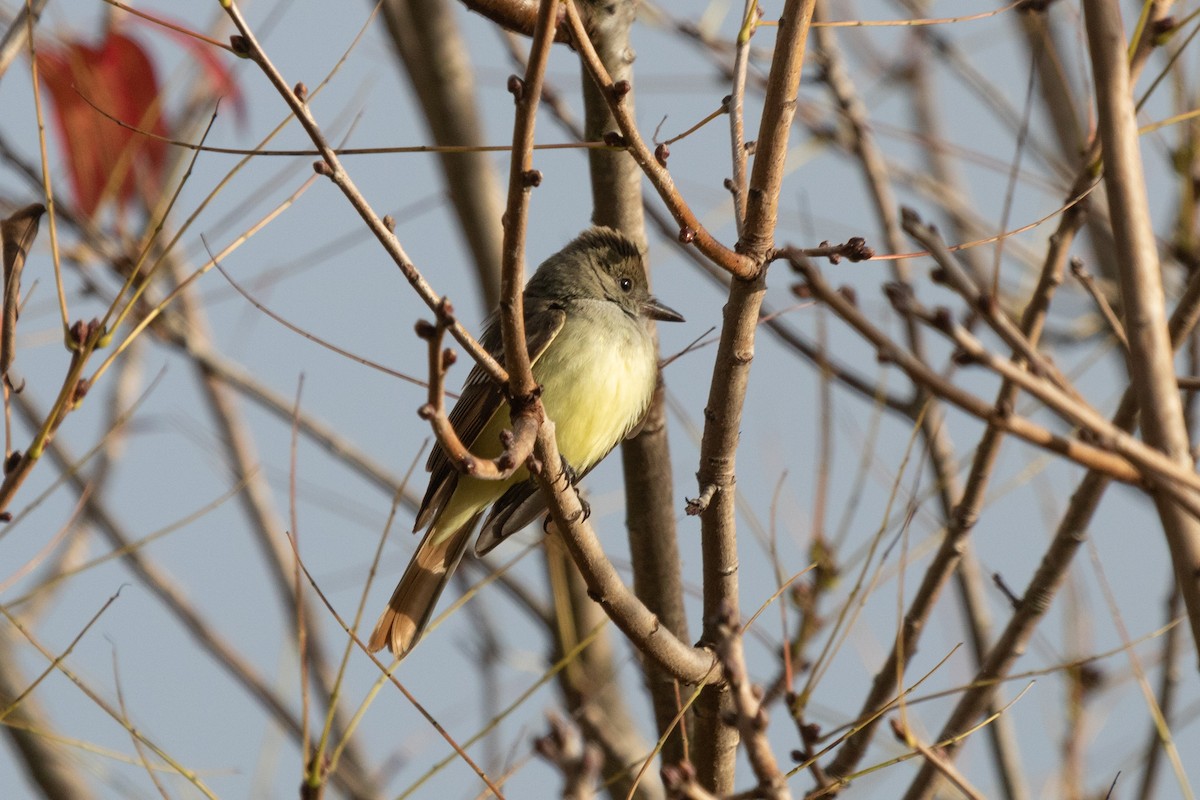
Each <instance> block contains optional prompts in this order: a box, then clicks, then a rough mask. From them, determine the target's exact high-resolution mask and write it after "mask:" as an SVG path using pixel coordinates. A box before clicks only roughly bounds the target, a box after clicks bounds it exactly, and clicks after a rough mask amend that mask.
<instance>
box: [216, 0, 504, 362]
mask: <svg viewBox="0 0 1200 800" xmlns="http://www.w3.org/2000/svg"><path fill="white" fill-rule="evenodd" d="M222 7H223V8H224V9H225V12H226V13H227V14H228V15H229V18H230V19H231V20H232V21H233V24H234V26H235V27H236V28H237V29H238V32H239V35H237V36H235V37H234V38H233V42H234V48H235V50H236V52H237V54H238V55H240V56H243V57H245V58H248V59H250V60H251V61H253V62H254V63H255V64H257V65H258V67H259V69H261V70H262V72H263V75H265V76H266V78H267V80H268V81H270V83H271V85H272V86H274V87H275V90H276V91H277V92H278V93H279V95H280V97H281V98H282V99H283V101H284V102H285V103H286V104H287V106H288V108H290V109H291V111H292V113H293V114H295V116H296V119H297V121H298V122H299V123H300V125H301V126H302V127H303V128H304V131H305V133H307V134H308V137H309V139H310V140H311V141H312V143H313V144H314V145H316V147H317V150H319V151H320V153H321V158H322V160H321V161H318V162H316V163H315V164H314V165H313V169H315V170H316V171H317V173H318V174H320V175H324V176H325V177H327V178H329V179H330V180H331V181H332V182H333V183H334V185H335V186H337V187H338V189H340V190H341V192H342V194H343V195H344V196H345V197H346V199H347V200H348V201H349V202H350V205H351V206H352V207H353V208H354V210H355V211H356V212H357V213H358V215H359V216H360V217H361V218H362V220H363V222H365V223H366V225H367V227H368V228H369V229H370V231H371V233H372V234H374V235H375V238H376V239H377V240H378V241H379V243H380V244H381V245H382V246H383V248H384V250H385V251H386V252H387V253H388V255H389V256H391V257H392V261H393V262H394V263H395V264H396V266H397V267H398V268H399V269H400V272H401V274H403V275H404V277H405V279H406V280H408V282H409V283H410V284H411V285H412V287H413V289H414V290H415V291H416V292H417V295H418V296H419V297H420V298H421V300H422V301H424V302H425V304H426V305H427V306H428V307H429V308H430V309H431V310H433V311H436V310H437V307H438V304H439V303H440V302H441V301H442V297H441V296H440V295H438V294H437V292H435V291H434V290H433V287H432V286H430V285H429V283H428V281H426V280H425V278H424V276H423V275H421V273H420V271H419V270H418V269H417V267H416V265H414V264H413V263H412V261H411V260H410V259H409V257H408V254H407V253H405V252H404V248H403V247H402V246H401V244H400V240H399V239H397V238H396V235H395V233H393V232H392V230H391V227H390V226H389V225H388V224H386V223H385V221H384V219H383V218H382V217H380V216H379V215H378V214H376V213H375V210H374V209H373V208H371V205H370V204H369V203H368V202H367V200H366V198H365V197H363V195H362V192H360V191H359V190H358V187H357V186H356V185H355V183H354V180H353V179H352V178H351V177H350V175H349V173H348V172H346V170H345V168H344V167H343V166H342V162H341V159H339V158H338V155H337V153H336V151H335V150H334V149H333V147H331V146H330V144H329V141H328V140H327V139H326V138H325V134H324V133H323V132H322V131H321V127H320V126H319V125H318V124H317V121H316V119H315V118H314V117H313V115H312V113H311V112H310V111H309V110H308V105H307V104H306V103H305V102H304V100H303V99H301V97H300V95H298V94H297V93H296V91H295V89H294V88H293V86H292V84H289V83H288V82H287V80H286V79H284V77H283V75H282V74H281V73H280V72H279V70H278V69H276V67H275V65H274V64H273V63H272V62H271V59H270V58H269V57H268V56H267V54H266V52H265V51H264V50H263V49H262V46H261V45H260V44H259V43H258V39H257V37H255V35H254V31H253V30H252V29H251V28H250V25H249V23H247V22H246V18H245V17H244V16H243V15H242V12H241V8H240V7H239V6H238V4H237V3H235V2H233V1H232V0H228V1H227V2H223V3H222ZM449 331H450V333H451V334H452V335H453V336H454V338H455V339H456V340H458V343H459V344H461V345H462V346H463V348H464V349H465V350H466V351H467V352H468V353H469V354H470V356H471V358H473V359H474V360H475V362H476V363H478V364H479V366H480V367H481V368H482V369H483V370H484V371H485V372H487V374H488V375H489V376H490V377H491V378H492V380H494V381H496V382H497V383H507V382H508V373H507V372H506V371H505V370H504V368H503V367H501V366H500V364H499V363H497V361H496V359H495V358H493V357H492V356H491V354H489V353H488V352H487V351H486V350H484V348H483V347H482V345H480V344H479V342H478V341H476V340H475V338H474V337H472V336H471V334H470V333H469V332H468V331H467V330H466V328H464V327H463V326H462V325H460V324H458V323H457V322H456V323H454V324H453V325H451V326H450V327H449Z"/></svg>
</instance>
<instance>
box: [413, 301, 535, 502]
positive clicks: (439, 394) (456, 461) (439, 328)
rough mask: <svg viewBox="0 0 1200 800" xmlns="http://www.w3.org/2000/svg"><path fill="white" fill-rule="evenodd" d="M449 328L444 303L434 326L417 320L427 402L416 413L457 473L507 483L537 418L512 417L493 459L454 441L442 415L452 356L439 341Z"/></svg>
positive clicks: (529, 447)
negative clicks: (424, 346) (424, 348)
mask: <svg viewBox="0 0 1200 800" xmlns="http://www.w3.org/2000/svg"><path fill="white" fill-rule="evenodd" d="M452 324H454V307H453V306H451V305H450V302H449V301H448V300H445V299H443V300H442V302H441V304H440V305H439V306H438V316H437V322H436V323H433V324H431V323H429V322H426V321H425V320H421V321H419V322H417V324H416V331H417V336H419V337H420V338H422V339H424V340H425V341H426V342H427V343H428V345H429V400H428V401H427V402H426V403H425V405H423V406H421V407H420V408H419V409H417V414H418V416H420V417H421V419H423V420H426V421H427V422H429V424H430V427H432V428H433V434H434V436H436V437H437V440H438V444H440V445H441V446H442V449H444V450H445V451H446V457H447V458H448V459H449V460H450V463H451V464H453V465H454V467H455V468H456V469H457V470H458V471H459V472H462V473H463V474H465V475H470V476H471V477H473V478H478V479H479V480H485V481H504V480H508V479H509V478H511V477H512V476H513V474H514V473H515V472H516V471H517V470H519V469H521V468H522V467H524V465H525V461H526V460H528V458H529V456H530V454H531V453H533V441H534V437H535V436H536V434H537V428H538V425H539V424H540V415H536V416H535V415H531V414H528V413H526V414H520V415H518V414H514V415H513V419H512V429H511V430H506V431H504V433H503V434H501V442H502V444H503V445H504V450H503V452H501V453H500V455H498V456H496V457H495V458H480V457H479V456H477V455H475V454H474V453H472V452H471V450H470V448H469V447H468V446H467V445H466V444H464V443H463V441H462V439H460V438H459V437H458V432H457V431H455V430H454V425H452V424H451V422H450V416H449V415H448V414H447V413H446V389H445V384H446V371H447V370H448V369H449V368H450V366H451V365H452V364H453V363H454V361H455V355H454V351H453V350H450V349H449V348H447V349H445V350H443V349H442V339H443V337H444V336H445V333H446V330H447V328H449V326H451V325H452ZM539 408H540V406H539Z"/></svg>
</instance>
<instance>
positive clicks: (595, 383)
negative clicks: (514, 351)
mask: <svg viewBox="0 0 1200 800" xmlns="http://www.w3.org/2000/svg"><path fill="white" fill-rule="evenodd" d="M616 313H617V314H620V312H616ZM605 321H606V322H615V323H617V324H615V325H614V324H604V325H596V324H594V322H593V321H592V320H589V319H587V318H586V317H572V318H570V319H568V321H567V322H566V323H565V327H564V329H563V330H562V331H561V332H560V333H559V334H558V336H557V337H556V338H555V340H554V342H553V343H552V344H551V346H550V347H548V348H547V350H546V352H545V353H543V354H542V356H541V358H539V359H538V360H537V362H536V363H535V364H534V365H533V377H534V380H536V381H537V382H538V383H539V384H541V386H542V405H543V406H544V408H545V409H546V416H547V417H549V418H550V419H551V420H553V421H554V426H555V434H556V438H557V440H558V450H559V452H560V453H561V454H562V456H563V457H564V458H565V459H566V460H567V463H568V464H570V465H571V467H572V468H573V469H575V471H576V472H579V473H583V472H586V471H587V470H588V469H590V468H591V467H592V466H593V465H595V463H596V462H597V461H599V460H600V459H602V458H603V457H604V456H605V455H606V454H607V453H608V452H609V451H610V450H611V449H612V448H613V447H615V446H616V445H617V444H618V443H619V442H620V441H621V440H622V439H623V438H625V436H626V434H628V433H629V431H630V430H632V429H633V427H634V426H635V425H637V424H638V423H639V422H640V421H641V419H642V416H643V415H644V414H645V412H646V408H647V407H648V406H649V404H650V398H651V396H652V395H653V393H654V384H655V381H656V380H657V377H658V363H657V361H656V358H655V352H654V346H653V342H652V341H651V339H650V336H649V334H648V333H647V332H646V331H645V329H644V328H642V327H641V323H640V322H635V321H633V320H630V319H629V318H627V317H625V316H624V315H621V316H620V317H619V318H616V317H614V318H611V319H606V320H605ZM567 343H570V344H569V345H567V346H565V347H564V346H563V345H564V344H567ZM511 424H512V423H511V420H510V418H509V410H508V406H507V404H505V405H502V406H501V407H500V409H499V410H498V411H497V412H496V414H495V415H494V416H493V417H492V419H491V420H490V421H489V422H488V424H487V425H486V426H485V427H484V429H483V431H482V432H481V433H480V435H479V437H478V438H477V439H476V440H475V445H474V447H472V452H474V453H475V454H476V455H478V456H482V457H484V458H495V457H496V456H498V455H499V454H500V452H501V449H502V448H501V446H500V434H501V432H502V431H503V430H504V429H506V428H508V427H510V425H511ZM528 477H529V473H528V471H527V470H525V469H524V468H522V469H520V470H518V471H517V472H516V474H514V475H513V476H512V477H511V478H509V479H508V480H507V481H481V480H476V479H474V478H470V477H467V476H465V475H463V476H460V477H459V481H458V487H457V488H456V489H455V491H454V495H453V496H452V497H451V498H450V500H449V502H448V503H447V504H446V507H445V508H444V509H443V510H442V513H441V514H439V515H438V518H437V521H436V522H435V523H434V524H435V525H436V527H437V528H438V529H439V531H441V532H442V533H443V535H449V534H450V533H452V532H453V531H454V530H456V529H458V528H459V527H461V526H462V525H465V524H466V523H467V522H468V521H469V520H470V519H471V518H472V517H473V516H475V514H477V513H479V512H481V511H482V510H483V509H485V508H486V507H487V506H489V505H491V504H492V503H493V502H495V501H496V500H498V499H499V498H500V495H502V494H503V493H504V492H505V490H507V489H508V487H509V486H512V485H513V484H514V483H517V482H518V481H523V480H526V479H528Z"/></svg>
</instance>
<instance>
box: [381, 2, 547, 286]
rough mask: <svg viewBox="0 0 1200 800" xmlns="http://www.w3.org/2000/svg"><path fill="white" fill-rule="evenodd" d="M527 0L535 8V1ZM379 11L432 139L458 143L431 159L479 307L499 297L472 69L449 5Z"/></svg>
mask: <svg viewBox="0 0 1200 800" xmlns="http://www.w3.org/2000/svg"><path fill="white" fill-rule="evenodd" d="M508 5H516V3H509V4H508ZM528 5H529V7H530V8H531V10H536V4H535V3H529V4H528ZM380 11H381V13H382V16H383V20H384V23H385V24H386V26H387V32H388V34H389V36H390V38H391V40H392V42H393V44H394V45H395V46H396V52H397V55H398V56H399V57H400V59H401V61H402V62H403V65H404V69H403V71H404V73H405V74H406V75H407V76H408V79H409V82H410V83H411V84H412V87H413V90H414V91H415V93H416V97H417V100H418V102H419V103H420V106H421V111H422V113H423V115H424V118H425V123H426V125H427V126H428V128H429V132H430V134H431V136H432V138H433V140H434V141H435V142H436V143H437V144H438V145H439V146H443V147H450V148H454V149H455V150H456V151H457V152H453V153H451V152H443V153H441V154H440V156H439V158H438V164H439V165H440V166H441V170H442V176H443V178H444V180H445V183H446V189H447V190H448V193H449V195H450V203H451V205H452V206H453V207H454V211H455V217H456V219H457V221H458V228H459V231H460V232H461V234H462V237H463V239H464V240H465V241H466V242H467V245H468V247H469V248H470V250H471V255H472V257H473V261H474V263H475V273H476V276H477V277H478V285H479V288H480V293H481V295H482V297H483V301H484V302H483V305H484V308H495V307H496V304H497V303H499V302H500V248H501V236H502V232H501V229H500V224H499V223H500V216H501V211H502V209H501V207H500V185H499V181H498V179H497V177H496V169H495V167H494V166H493V161H492V159H491V157H490V156H489V155H488V154H487V153H486V152H483V151H482V150H481V149H479V148H480V146H482V145H484V144H486V142H485V140H484V126H483V120H482V119H481V116H480V113H479V107H478V99H477V97H476V92H475V71H474V69H472V66H471V63H470V57H469V53H470V47H469V46H468V45H467V43H466V41H465V40H464V38H463V36H462V33H461V31H460V30H459V28H458V24H457V22H456V9H455V5H454V4H453V3H446V2H442V0H387V2H384V3H382V5H381V8H380ZM531 21H532V17H531ZM530 30H532V27H531V28H530Z"/></svg>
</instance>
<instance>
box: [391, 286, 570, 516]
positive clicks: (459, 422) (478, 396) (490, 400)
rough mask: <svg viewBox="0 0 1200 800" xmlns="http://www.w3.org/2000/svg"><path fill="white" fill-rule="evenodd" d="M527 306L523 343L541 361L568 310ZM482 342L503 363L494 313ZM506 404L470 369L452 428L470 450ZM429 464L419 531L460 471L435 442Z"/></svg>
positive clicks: (540, 303) (534, 302)
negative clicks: (427, 486) (427, 482)
mask: <svg viewBox="0 0 1200 800" xmlns="http://www.w3.org/2000/svg"><path fill="white" fill-rule="evenodd" d="M526 301H527V302H526V305H525V347H526V350H527V351H528V352H529V358H530V361H532V362H533V363H537V360H538V359H539V358H541V356H542V353H544V352H546V348H547V347H549V346H550V343H551V342H552V341H554V337H555V336H557V335H558V332H559V331H561V330H562V327H563V323H564V322H566V318H567V315H566V312H565V311H564V310H563V308H562V306H561V305H559V304H558V303H556V302H552V301H548V300H545V299H542V298H526ZM479 343H480V344H481V345H483V347H484V349H485V350H487V351H488V352H489V353H491V355H492V357H493V358H495V359H496V360H498V361H499V362H500V363H501V365H503V363H504V344H503V341H502V339H501V334H500V322H499V317H498V315H496V314H492V315H491V316H489V317H488V319H487V321H486V322H485V324H484V329H483V336H482V338H480V340H479ZM503 405H505V402H504V393H503V392H502V391H501V389H500V387H499V386H497V385H496V384H495V383H493V382H492V379H491V378H490V377H488V374H487V373H486V372H484V371H483V370H482V369H481V368H480V367H479V366H478V365H476V366H475V367H473V368H472V369H471V372H470V374H469V375H467V380H466V382H465V383H464V384H463V389H462V392H461V393H460V395H459V398H458V402H457V403H455V404H454V408H452V409H451V410H450V424H451V425H453V426H454V430H455V432H457V433H458V438H459V439H460V440H461V441H462V442H463V443H464V444H465V445H466V446H467V447H469V448H471V449H472V450H474V449H475V446H476V440H477V439H478V438H479V434H480V432H481V431H482V430H483V429H484V427H485V426H486V425H487V423H488V422H490V421H491V419H492V417H493V416H495V415H496V412H498V411H499V410H500V408H501V406H503ZM425 468H426V469H427V470H429V472H430V473H431V474H430V477H429V488H427V489H426V490H425V498H424V499H423V500H422V501H421V509H420V511H418V512H417V518H416V520H415V522H414V524H413V530H414V531H419V530H421V529H422V528H424V527H425V526H427V525H428V524H429V523H430V522H431V521H432V520H433V519H435V518H436V516H437V513H438V512H439V511H440V510H441V509H442V506H444V505H445V504H446V502H447V501H448V500H449V499H450V496H451V495H453V494H454V487H455V486H457V485H458V476H459V474H460V473H459V471H458V469H456V468H455V466H454V465H453V464H452V463H450V459H449V457H447V455H446V451H445V450H444V449H443V448H442V446H441V445H439V444H436V443H435V444H434V446H433V452H431V453H430V454H429V461H428V462H427V463H426V465H425Z"/></svg>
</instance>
